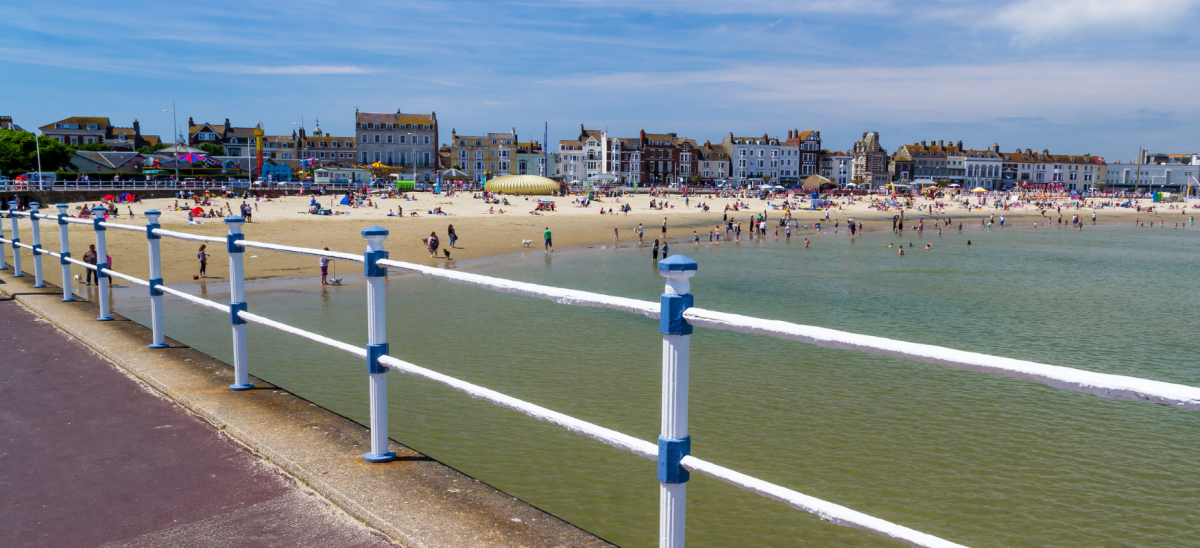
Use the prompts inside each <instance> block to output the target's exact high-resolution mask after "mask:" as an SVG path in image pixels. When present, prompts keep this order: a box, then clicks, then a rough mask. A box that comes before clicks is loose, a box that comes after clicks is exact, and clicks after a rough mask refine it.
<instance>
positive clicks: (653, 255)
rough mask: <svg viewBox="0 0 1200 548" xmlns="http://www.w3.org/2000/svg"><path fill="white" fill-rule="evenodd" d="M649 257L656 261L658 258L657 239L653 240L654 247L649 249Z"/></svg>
mask: <svg viewBox="0 0 1200 548" xmlns="http://www.w3.org/2000/svg"><path fill="white" fill-rule="evenodd" d="M650 257H651V258H652V259H654V260H656V261H657V260H658V240H654V249H653V250H651V251H650Z"/></svg>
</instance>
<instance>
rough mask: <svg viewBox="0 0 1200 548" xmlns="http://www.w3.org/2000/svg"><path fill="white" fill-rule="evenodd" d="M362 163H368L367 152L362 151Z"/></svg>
mask: <svg viewBox="0 0 1200 548" xmlns="http://www.w3.org/2000/svg"><path fill="white" fill-rule="evenodd" d="M364 137H365V135H364ZM362 163H364V164H365V163H367V153H366V152H364V153H362Z"/></svg>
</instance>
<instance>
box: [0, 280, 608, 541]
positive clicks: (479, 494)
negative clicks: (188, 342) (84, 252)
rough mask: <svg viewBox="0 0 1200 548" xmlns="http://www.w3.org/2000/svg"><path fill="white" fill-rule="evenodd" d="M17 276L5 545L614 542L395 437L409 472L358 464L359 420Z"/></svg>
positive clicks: (3, 482)
mask: <svg viewBox="0 0 1200 548" xmlns="http://www.w3.org/2000/svg"><path fill="white" fill-rule="evenodd" d="M26 259H27V260H26V262H27V263H28V262H30V261H29V260H28V259H29V258H28V257H26ZM27 266H30V267H31V266H32V265H27ZM55 266H57V265H55ZM10 267H11V263H10ZM10 274H11V271H0V294H3V295H4V298H3V299H2V300H0V356H2V358H0V425H2V427H0V508H3V509H4V510H3V512H0V530H3V531H5V533H3V536H4V537H5V538H6V540H5V541H3V543H2V544H9V543H11V545H14V546H27V545H32V546H106V545H111V546H157V545H180V546H391V545H393V544H392V541H394V542H396V543H398V544H400V545H403V546H413V547H426V546H428V547H441V546H446V547H450V546H454V547H461V546H503V547H510V546H511V547H519V546H520V547H530V548H533V547H543V546H544V547H560V546H561V547H574V546H610V545H609V544H608V543H606V542H604V541H603V540H601V539H598V538H596V537H594V536H592V535H589V534H588V533H586V532H585V531H582V530H580V529H578V528H576V527H574V526H572V525H570V524H568V523H565V522H563V521H561V520H558V519H557V518H554V517H553V516H550V515H548V514H546V513H544V512H541V511H540V510H538V509H536V508H533V507H532V506H529V505H528V504H525V503H523V502H520V501H518V500H516V499H514V498H513V497H511V496H508V495H506V494H504V493H502V492H500V491H498V490H496V489H494V488H492V487H490V486H488V485H486V484H484V483H481V482H479V481H477V480H474V479H472V478H470V477H468V476H465V475H463V474H461V473H459V472H457V471H455V470H453V469H451V468H449V467H446V466H445V465H442V464H440V463H438V462H436V461H434V460H432V459H430V458H428V457H426V456H424V455H421V454H419V453H416V452H414V451H412V450H411V449H409V448H407V447H404V446H402V445H400V444H397V443H395V442H394V441H392V442H391V447H390V449H391V450H393V451H395V452H396V453H397V454H398V455H400V456H401V459H400V460H399V461H397V462H393V463H388V464H382V465H380V464H374V465H373V464H367V463H364V462H363V461H362V454H363V453H364V452H365V449H366V448H367V447H369V440H368V432H367V431H366V429H365V428H363V427H362V426H360V425H358V424H357V423H354V422H353V421H350V420H348V419H346V418H344V417H341V416H339V415H336V414H334V413H331V412H329V411H326V410H325V409H322V408H320V407H318V406H316V405H314V404H312V403H309V402H308V401H306V400H304V399H302V398H299V397H297V396H295V395H292V394H290V393H288V392H286V391H284V390H282V389H279V388H278V387H275V386H272V385H271V384H270V383H267V382H265V381H262V380H260V379H254V378H252V379H251V380H252V382H254V383H255V384H256V385H257V386H258V387H260V388H258V389H256V390H252V391H249V392H242V393H233V392H230V391H229V390H227V389H226V387H227V386H228V385H229V384H230V382H231V379H232V370H231V368H230V367H229V366H228V365H226V364H224V363H222V362H220V361H218V360H216V359H214V358H212V357H210V356H207V355H205V354H202V353H200V352H197V351H195V350H193V349H190V348H188V347H186V346H185V345H182V344H180V343H178V342H177V341H174V340H171V339H168V340H167V342H168V343H169V344H170V345H171V348H169V349H163V350H150V349H148V348H147V344H148V343H149V341H150V332H149V330H148V329H146V328H144V327H142V326H140V325H138V324H136V323H134V322H131V321H128V320H126V319H124V318H121V317H119V316H117V315H116V314H114V317H116V321H113V322H97V321H95V317H96V315H97V310H96V307H95V306H94V305H93V304H92V303H89V302H87V301H80V302H75V303H62V302H59V299H60V298H61V297H62V293H61V290H59V289H57V288H55V287H53V286H50V287H47V288H45V289H33V288H32V284H33V282H32V276H31V275H27V276H26V277H24V278H12V277H11V276H10ZM48 285H49V284H48ZM92 291H95V289H94V288H93V289H92ZM10 297H11V298H10ZM174 310H176V311H177V312H176V313H186V309H181V308H175V309H174ZM42 319H45V320H49V321H48V322H47V321H41V320H42ZM363 376H364V379H365V377H366V372H365V367H364V372H363ZM134 379H136V380H134ZM143 383H144V384H143ZM364 390H365V382H364ZM163 396H165V397H163ZM214 425H215V426H214ZM230 438H233V439H230ZM234 440H236V441H234ZM238 442H240V443H238ZM297 480H299V481H297ZM301 484H303V485H301ZM331 502H332V504H331ZM356 520H358V521H356ZM360 521H361V522H364V523H366V525H367V526H370V527H372V528H374V529H370V528H368V527H366V526H363V525H362V523H360ZM388 539H391V541H389V540H388Z"/></svg>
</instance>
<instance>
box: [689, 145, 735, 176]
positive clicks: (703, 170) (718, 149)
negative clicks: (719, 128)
mask: <svg viewBox="0 0 1200 548" xmlns="http://www.w3.org/2000/svg"><path fill="white" fill-rule="evenodd" d="M697 154H699V159H698V165H697V167H696V169H697V171H698V175H700V181H701V182H702V183H715V182H718V181H724V180H726V179H728V178H729V166H730V165H731V161H732V159H731V158H730V157H729V152H728V151H727V150H725V145H724V144H722V143H717V144H716V145H714V144H712V142H710V141H705V142H704V144H703V145H701V146H700V148H699V150H698V152H697Z"/></svg>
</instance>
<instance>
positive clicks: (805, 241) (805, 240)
mask: <svg viewBox="0 0 1200 548" xmlns="http://www.w3.org/2000/svg"><path fill="white" fill-rule="evenodd" d="M804 247H808V238H805V239H804Z"/></svg>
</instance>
